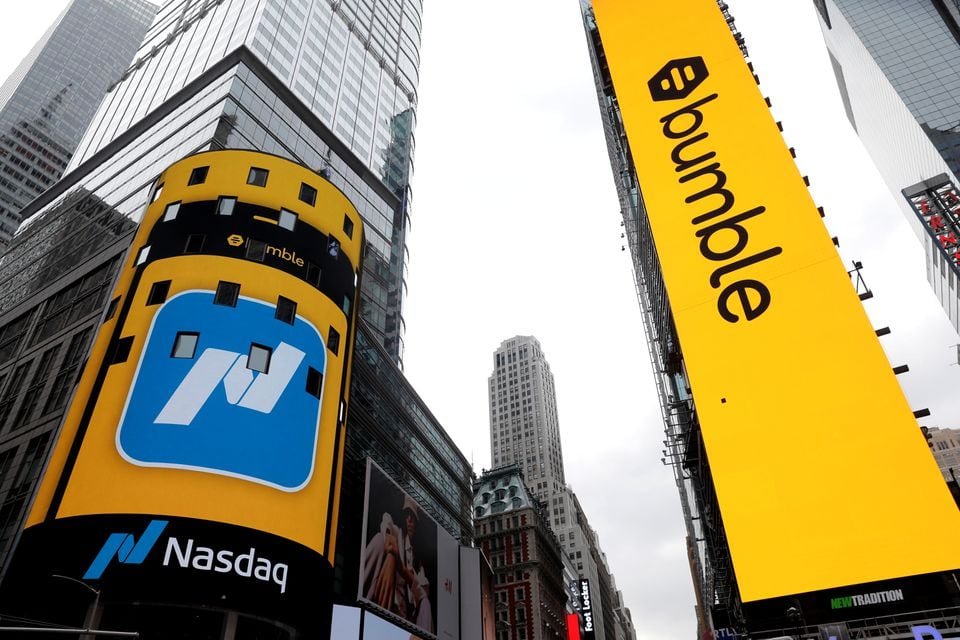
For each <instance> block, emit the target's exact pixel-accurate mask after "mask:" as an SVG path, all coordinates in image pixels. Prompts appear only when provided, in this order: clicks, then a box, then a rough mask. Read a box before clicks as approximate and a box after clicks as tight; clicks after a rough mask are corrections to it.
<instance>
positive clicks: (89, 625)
mask: <svg viewBox="0 0 960 640" xmlns="http://www.w3.org/2000/svg"><path fill="white" fill-rule="evenodd" d="M50 577H51V578H60V579H61V580H67V581H68V582H73V583H75V584H78V585H80V586H81V587H83V588H84V589H86V590H87V591H89V592H90V593H92V594H93V603H92V604H91V605H90V607H88V608H87V615H86V616H85V617H84V620H83V628H84V629H88V630H89V629H93V628H94V627H96V626H97V624H98V623H99V618H100V591H99V590H97V589H94V588H93V587H91V586H90V585H89V584H87V583H86V582H84V581H83V580H79V579H77V578H71V577H70V576H64V575H60V574H59V573H54V574H51V576H50ZM81 638H82V639H84V638H85V639H86V640H92V639H93V638H94V636H93V635H88V634H84V635H83V636H81Z"/></svg>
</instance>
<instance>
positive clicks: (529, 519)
mask: <svg viewBox="0 0 960 640" xmlns="http://www.w3.org/2000/svg"><path fill="white" fill-rule="evenodd" d="M473 509H474V513H473V515H474V526H475V528H476V540H477V544H478V546H480V548H481V549H483V553H484V554H485V555H486V556H487V557H488V558H489V559H490V565H491V567H492V568H493V573H494V602H495V611H496V616H497V618H496V620H497V623H496V624H497V638H499V639H500V640H550V639H551V638H558V637H561V638H562V637H564V636H565V635H566V632H565V625H566V620H565V618H564V605H565V604H566V599H567V594H566V592H565V589H564V584H563V555H562V554H563V548H562V547H561V546H560V545H559V544H558V542H557V537H556V535H555V534H554V532H553V531H552V530H551V528H550V521H549V519H548V517H547V513H546V512H545V511H544V509H543V505H542V503H540V502H539V501H537V500H536V499H535V498H533V496H532V495H531V494H530V491H529V489H528V488H527V487H526V486H525V484H524V480H523V477H522V475H521V473H520V467H519V466H518V465H515V464H510V465H506V466H504V467H501V468H499V469H494V470H491V471H486V472H484V473H483V475H482V476H481V477H480V478H479V479H478V480H477V481H476V482H475V483H474V503H473Z"/></svg>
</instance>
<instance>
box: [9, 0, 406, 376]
mask: <svg viewBox="0 0 960 640" xmlns="http://www.w3.org/2000/svg"><path fill="white" fill-rule="evenodd" d="M420 10H421V2H420V1H419V0H383V1H380V2H376V3H373V4H372V5H371V4H363V3H361V4H356V3H350V2H344V3H330V2H327V1H323V2H321V1H318V0H269V1H267V0H170V1H168V2H166V3H165V4H164V5H163V7H162V8H161V9H160V12H159V14H158V15H157V18H156V20H155V21H154V24H153V26H152V27H151V28H150V30H149V31H148V32H147V35H146V37H145V39H144V41H143V44H142V45H141V46H140V49H139V51H138V52H137V54H136V56H135V58H134V62H133V64H132V65H131V67H130V68H129V69H128V70H127V72H126V73H125V74H123V77H122V78H121V79H120V81H119V82H118V83H117V84H116V86H114V87H113V89H112V90H111V91H110V92H109V93H108V94H107V96H106V98H105V99H104V101H103V103H102V104H101V105H100V108H99V110H98V111H97V113H96V115H95V116H94V118H93V121H92V123H91V125H90V127H89V128H88V129H87V131H86V133H85V134H84V135H83V138H82V140H81V141H80V144H79V146H78V148H77V152H76V155H75V157H74V158H73V159H72V160H71V162H70V165H69V167H68V172H69V173H70V174H72V175H71V176H70V177H69V179H68V180H67V181H65V182H64V183H61V184H59V185H57V188H56V189H55V190H54V191H52V192H51V193H50V194H49V196H48V197H46V198H44V199H42V200H41V201H39V202H37V203H35V206H33V207H31V209H30V210H29V213H30V214H31V215H32V216H33V218H34V220H39V219H40V218H46V217H49V216H48V214H49V213H51V212H53V214H54V216H56V215H58V214H56V211H59V210H60V209H62V208H63V204H64V201H65V200H69V199H70V197H71V196H72V195H75V194H76V193H77V189H78V188H83V189H87V190H89V191H91V192H96V193H97V194H98V195H99V197H101V198H103V199H104V200H105V201H106V202H108V203H109V204H110V206H111V207H113V208H114V209H115V210H117V211H118V212H120V213H121V214H122V215H124V216H127V217H129V218H131V219H133V220H134V221H136V219H137V217H138V216H139V215H140V211H141V210H142V207H143V204H144V203H145V194H146V191H147V187H148V185H149V182H150V180H151V179H152V176H155V175H156V173H157V172H159V167H160V166H162V165H163V162H164V161H165V160H166V159H171V158H177V157H182V156H183V155H186V154H188V153H191V152H193V151H197V150H201V149H206V148H252V149H258V150H262V151H267V152H270V153H276V154H278V155H282V156H285V157H289V158H291V159H294V160H297V161H299V162H301V163H303V164H305V165H306V166H309V167H312V168H314V169H317V170H319V171H321V172H323V173H325V174H328V175H329V178H330V180H331V181H332V182H333V183H334V184H336V185H337V186H338V187H339V188H341V189H343V191H344V193H346V194H347V196H348V197H349V198H350V199H351V200H352V201H354V202H357V203H358V206H359V208H360V209H361V213H362V215H363V216H364V219H365V221H366V222H367V226H368V228H369V233H368V253H367V269H366V273H365V274H364V283H363V284H364V289H363V292H362V294H363V295H362V302H361V304H362V307H361V313H362V316H363V318H364V319H365V320H366V321H367V322H368V324H369V325H370V327H371V328H372V330H373V331H374V332H375V333H376V334H377V337H378V339H379V340H380V341H381V342H382V343H383V344H384V346H385V348H386V349H387V351H388V352H389V353H391V354H392V355H393V357H394V358H395V359H396V360H397V361H398V362H399V361H400V360H401V359H402V328H403V320H402V316H401V304H402V299H403V293H404V288H405V283H404V270H405V260H406V259H405V251H406V249H405V236H406V229H407V225H408V223H409V201H410V192H409V184H408V182H409V181H408V177H409V172H410V163H411V156H412V152H413V129H414V125H415V115H414V112H415V103H416V93H415V91H416V82H417V72H416V68H417V63H418V48H419V43H420V37H419V33H420ZM155 167H156V168H155ZM151 171H153V174H151ZM34 220H32V221H31V223H32V222H33V221H34ZM30 226H32V224H31V225H28V227H27V229H25V231H24V233H22V234H21V235H20V237H18V239H17V240H16V241H15V242H14V245H13V247H12V248H11V250H10V254H9V256H8V258H7V260H5V261H4V264H3V266H2V269H3V271H2V272H0V282H2V281H4V280H5V277H4V273H3V272H6V271H7V270H10V272H12V273H16V274H17V275H18V277H17V278H16V280H17V282H18V283H20V284H19V286H18V285H14V284H11V286H9V287H7V288H5V289H4V290H3V291H0V310H7V309H10V308H11V307H12V306H13V305H14V304H17V302H19V300H20V299H22V298H21V295H22V291H23V288H22V284H23V283H24V282H26V280H32V279H33V273H25V272H24V271H23V269H22V268H21V266H20V265H24V264H30V263H35V262H36V261H37V260H38V259H43V258H45V257H50V256H49V255H48V252H47V251H46V250H45V249H43V248H42V247H38V246H37V244H36V243H35V242H32V241H31V238H33V237H34V235H35V234H36V233H37V232H36V231H34V230H32V229H30ZM64 265H69V262H66V263H64ZM67 268H69V267H67ZM11 289H14V290H16V291H20V292H21V294H14V295H10V293H11V291H10V290H11Z"/></svg>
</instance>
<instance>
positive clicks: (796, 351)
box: [593, 0, 960, 615]
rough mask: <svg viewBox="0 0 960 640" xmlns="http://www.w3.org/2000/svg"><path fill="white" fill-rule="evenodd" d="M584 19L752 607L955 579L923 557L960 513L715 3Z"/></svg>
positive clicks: (952, 552)
mask: <svg viewBox="0 0 960 640" xmlns="http://www.w3.org/2000/svg"><path fill="white" fill-rule="evenodd" d="M593 6H594V11H595V17H596V21H597V24H598V27H599V32H600V37H601V41H602V45H603V51H604V55H605V57H606V61H607V63H608V65H609V69H610V73H611V75H612V79H613V87H614V90H615V92H616V96H617V100H618V102H619V105H620V108H621V110H622V114H623V119H624V125H625V127H626V131H627V135H628V138H629V142H630V146H631V147H632V149H633V160H634V162H635V163H636V171H637V175H638V178H639V182H640V185H641V187H642V189H643V196H644V201H645V204H646V209H647V215H648V217H649V221H650V225H651V229H652V231H653V238H654V242H655V245H656V250H657V255H658V257H659V259H660V262H661V264H662V269H663V278H664V282H665V284H666V289H667V293H668V296H669V299H670V306H671V308H672V310H673V313H674V319H675V323H676V329H677V333H678V335H679V339H680V343H681V346H682V350H683V355H684V358H685V365H686V367H687V371H688V373H689V378H690V383H691V385H692V390H693V393H694V396H695V398H696V403H697V412H698V414H699V420H700V425H701V428H702V431H703V438H704V442H705V446H706V450H707V453H708V456H709V461H710V469H711V473H712V477H713V481H714V483H715V487H716V493H717V497H718V501H719V505H720V510H721V512H722V516H723V525H724V528H725V530H726V537H727V539H728V542H729V546H730V553H731V557H732V560H733V565H734V569H735V573H736V578H737V585H738V587H739V592H740V595H741V597H742V599H743V601H744V602H751V601H758V600H762V599H769V598H775V597H779V596H785V595H789V594H800V593H805V592H813V591H818V590H824V589H830V588H836V587H842V586H844V585H857V584H863V583H871V582H877V581H882V580H888V579H893V578H901V577H904V576H918V575H920V574H934V573H937V572H944V571H950V570H954V569H957V568H958V567H960V548H958V547H957V545H939V544H921V543H918V537H917V536H918V532H919V531H920V530H922V529H926V528H930V529H932V530H935V531H936V532H937V535H938V536H941V537H942V538H943V539H944V540H949V539H954V538H956V537H957V536H958V535H960V511H958V510H957V508H956V505H955V504H954V502H953V499H952V498H951V496H950V493H949V491H948V489H947V486H946V484H945V483H944V481H943V478H942V476H941V475H940V472H939V470H938V469H937V465H936V463H935V462H934V460H933V457H932V456H931V455H930V451H929V449H928V447H927V445H926V442H925V441H924V438H923V436H922V434H921V432H920V430H919V428H918V425H917V422H916V420H915V418H914V417H913V413H912V410H911V407H910V406H909V405H908V403H907V401H906V399H905V397H904V394H903V392H902V391H901V389H900V386H899V384H898V382H897V380H896V378H895V376H894V374H893V372H892V370H891V365H890V363H889V361H888V360H887V358H886V355H885V354H884V352H883V349H882V348H881V345H880V343H879V341H878V339H877V337H876V335H875V333H874V329H873V327H872V326H871V324H870V321H869V319H868V318H867V315H866V313H865V311H864V309H863V306H862V304H861V302H860V300H859V299H858V297H857V295H856V293H855V291H854V288H853V286H852V284H851V282H850V279H849V277H848V275H847V272H846V269H845V267H844V265H843V263H842V262H841V259H840V256H839V255H838V253H837V250H836V248H835V246H834V244H833V242H832V241H831V237H830V233H829V232H828V230H827V228H826V226H825V224H824V221H823V220H822V219H821V216H820V214H819V213H818V211H817V208H816V206H815V205H814V203H813V201H812V199H811V196H810V194H809V192H808V189H807V186H806V185H805V182H804V179H803V178H802V176H801V175H800V173H799V172H798V170H797V167H796V165H795V163H794V160H793V158H792V157H791V154H790V152H789V150H788V148H787V146H786V144H785V143H784V140H783V138H782V135H781V133H780V130H779V128H778V124H777V123H776V122H775V120H774V118H773V116H772V115H771V113H770V111H769V108H768V107H767V105H766V103H765V101H764V98H763V95H762V94H761V93H760V91H759V89H758V81H757V79H756V78H755V77H754V75H753V73H752V72H751V70H750V68H748V66H747V63H746V61H745V60H744V58H743V55H742V53H741V51H740V49H739V47H738V45H737V43H736V41H735V40H734V38H733V35H732V34H731V32H730V28H729V27H728V25H727V23H726V21H725V19H724V16H723V15H722V13H721V12H720V10H719V9H718V6H717V3H716V2H715V0H671V1H669V2H666V1H649V2H624V1H622V0H594V1H593ZM921 523H923V524H921ZM881 590H882V591H883V592H884V593H886V591H888V590H889V591H891V592H896V590H895V589H893V588H892V587H884V589H871V588H869V587H867V588H858V589H855V590H852V591H851V590H848V592H849V593H854V594H863V593H866V594H872V593H873V592H875V591H881ZM849 593H838V594H837V597H840V596H847V595H849ZM908 593H909V590H905V591H904V594H905V598H906V599H908V600H909V599H910V598H911V597H912V594H910V595H907V594H908ZM857 597H859V596H857ZM888 599H889V598H888ZM875 600H876V601H877V602H879V601H881V600H882V601H884V602H886V600H885V599H884V598H881V597H879V596H878V597H877V598H873V596H870V597H864V598H863V599H862V601H863V602H871V603H872V602H874V601H875ZM852 601H853V602H854V603H855V604H856V602H859V601H858V600H857V599H856V598H853V600H852ZM781 611H782V609H781ZM859 613H862V615H867V613H866V610H862V609H861V611H860V612H859Z"/></svg>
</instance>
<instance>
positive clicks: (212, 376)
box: [154, 342, 306, 426]
mask: <svg viewBox="0 0 960 640" xmlns="http://www.w3.org/2000/svg"><path fill="white" fill-rule="evenodd" d="M305 355H306V354H304V353H303V351H300V350H299V349H297V348H296V347H291V346H290V345H288V344H287V343H286V342H281V343H280V346H279V347H277V349H276V351H275V352H274V353H272V355H271V357H270V365H271V366H270V371H269V373H260V374H257V375H255V374H254V373H253V371H251V370H250V367H249V363H248V361H247V356H246V355H243V354H239V353H236V352H234V351H225V350H223V349H214V348H209V349H205V350H204V352H203V354H201V356H200V357H199V358H198V359H197V362H196V364H194V365H193V367H192V368H191V369H190V371H189V372H188V373H187V375H185V376H184V377H183V381H182V382H181V383H180V385H179V386H178V387H177V389H176V391H174V392H173V395H172V396H170V399H169V400H167V403H166V404H165V405H163V409H161V410H160V414H159V415H157V417H156V419H155V420H154V423H155V424H180V425H185V426H186V425H190V424H192V423H193V421H194V420H195V419H196V417H197V414H198V413H200V410H201V409H202V408H203V406H204V405H205V404H206V403H207V401H208V400H210V397H211V396H212V395H213V392H214V391H215V390H216V389H217V388H218V387H219V386H220V383H221V382H222V383H223V392H224V395H225V399H226V401H227V402H228V403H230V404H233V405H237V406H240V407H244V408H245V409H250V410H251V411H257V412H259V413H265V414H270V413H272V412H273V409H274V407H276V406H277V402H278V401H279V400H280V397H281V396H282V395H283V393H284V392H285V391H286V390H287V387H288V386H289V385H290V381H291V380H292V379H293V376H294V374H296V372H297V369H299V368H300V363H301V362H303V358H304V356H305Z"/></svg>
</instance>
